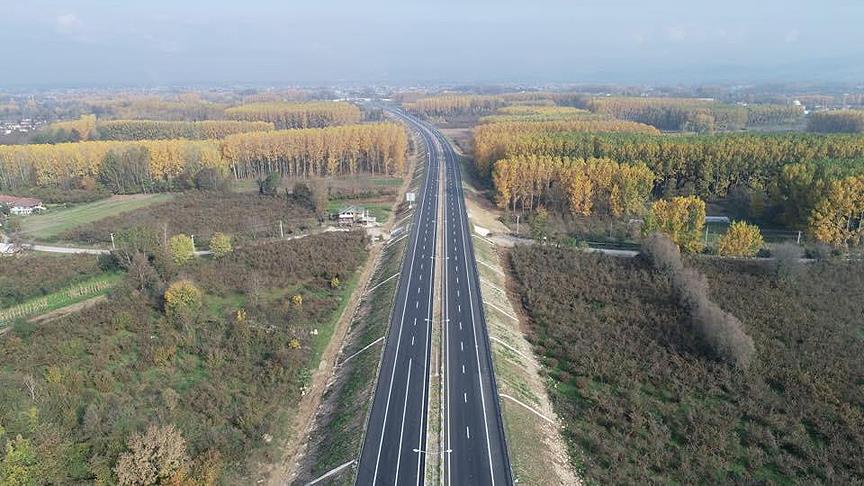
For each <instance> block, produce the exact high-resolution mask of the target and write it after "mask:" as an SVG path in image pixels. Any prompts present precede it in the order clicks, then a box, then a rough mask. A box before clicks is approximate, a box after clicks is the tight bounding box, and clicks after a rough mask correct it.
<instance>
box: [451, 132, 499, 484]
mask: <svg viewBox="0 0 864 486" xmlns="http://www.w3.org/2000/svg"><path fill="white" fill-rule="evenodd" d="M435 136H436V138H437V139H438V142H439V143H440V144H441V146H442V147H443V151H444V164H445V167H446V177H445V182H446V184H445V199H444V200H445V203H444V225H443V226H444V234H445V238H444V243H445V244H444V253H445V254H446V256H447V258H446V260H445V270H444V308H443V310H444V312H443V316H444V377H445V382H444V396H445V404H444V422H445V423H444V450H445V460H444V482H445V484H452V485H463V484H464V485H469V484H474V485H481V484H482V485H487V484H489V485H510V484H512V483H513V478H512V474H511V470H510V460H509V457H508V455H507V444H506V441H505V439H504V422H503V420H502V419H501V410H500V405H499V401H498V389H497V385H496V383H495V374H494V371H493V368H492V350H491V349H490V345H489V334H488V331H487V328H486V318H485V315H484V313H483V305H482V301H481V295H480V277H479V273H478V272H477V264H476V261H475V259H474V247H473V245H472V241H471V227H470V224H469V223H468V212H467V210H466V209H465V195H464V193H463V189H462V173H461V169H460V167H459V162H458V158H457V157H456V154H455V152H454V151H453V147H451V146H450V143H449V142H448V141H447V140H446V139H445V138H444V137H443V136H442V135H441V134H440V133H438V132H437V131H436V132H435Z"/></svg>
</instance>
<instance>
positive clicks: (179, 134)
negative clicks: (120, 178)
mask: <svg viewBox="0 0 864 486" xmlns="http://www.w3.org/2000/svg"><path fill="white" fill-rule="evenodd" d="M268 130H273V124H272V123H269V122H256V121H234V120H205V121H164V120H99V121H97V120H96V117H95V116H94V115H85V116H82V117H81V118H80V119H78V120H72V121H65V122H58V123H53V124H51V125H50V126H49V127H47V128H46V129H45V133H44V134H43V137H42V139H41V141H43V142H53V143H58V142H78V141H85V140H171V139H180V138H183V139H189V140H212V139H222V138H225V137H227V136H228V135H232V134H235V133H244V132H260V131H268Z"/></svg>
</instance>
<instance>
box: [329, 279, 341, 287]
mask: <svg viewBox="0 0 864 486" xmlns="http://www.w3.org/2000/svg"><path fill="white" fill-rule="evenodd" d="M341 285H342V282H341V281H339V277H333V278H331V279H330V288H331V289H338V288H339V287H340V286H341Z"/></svg>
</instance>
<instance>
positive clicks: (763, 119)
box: [586, 96, 804, 132]
mask: <svg viewBox="0 0 864 486" xmlns="http://www.w3.org/2000/svg"><path fill="white" fill-rule="evenodd" d="M586 108H588V109H590V110H591V111H593V112H595V113H605V114H608V115H611V116H614V117H615V118H619V119H622V120H633V121H638V122H641V123H646V124H648V125H651V126H655V127H657V128H659V129H661V130H684V131H694V132H710V131H714V130H740V129H742V128H744V127H747V126H766V125H783V124H789V123H794V122H796V121H799V120H801V119H802V117H803V116H804V109H803V107H801V106H796V105H791V104H790V105H772V104H764V105H747V106H743V105H730V104H725V103H718V102H715V101H714V100H710V99H700V98H639V97H623V96H609V97H597V98H591V99H589V100H588V101H587V103H586Z"/></svg>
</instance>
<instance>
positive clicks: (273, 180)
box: [258, 172, 282, 196]
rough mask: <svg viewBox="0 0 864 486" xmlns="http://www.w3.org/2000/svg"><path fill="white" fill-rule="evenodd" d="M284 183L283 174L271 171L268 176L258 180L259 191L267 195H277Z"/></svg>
mask: <svg viewBox="0 0 864 486" xmlns="http://www.w3.org/2000/svg"><path fill="white" fill-rule="evenodd" d="M280 184H282V176H281V175H279V173H278V172H271V173H270V174H269V175H268V176H267V177H266V178H264V179H260V180H258V192H259V193H261V194H263V195H265V196H275V195H276V192H277V191H279V185H280Z"/></svg>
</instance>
